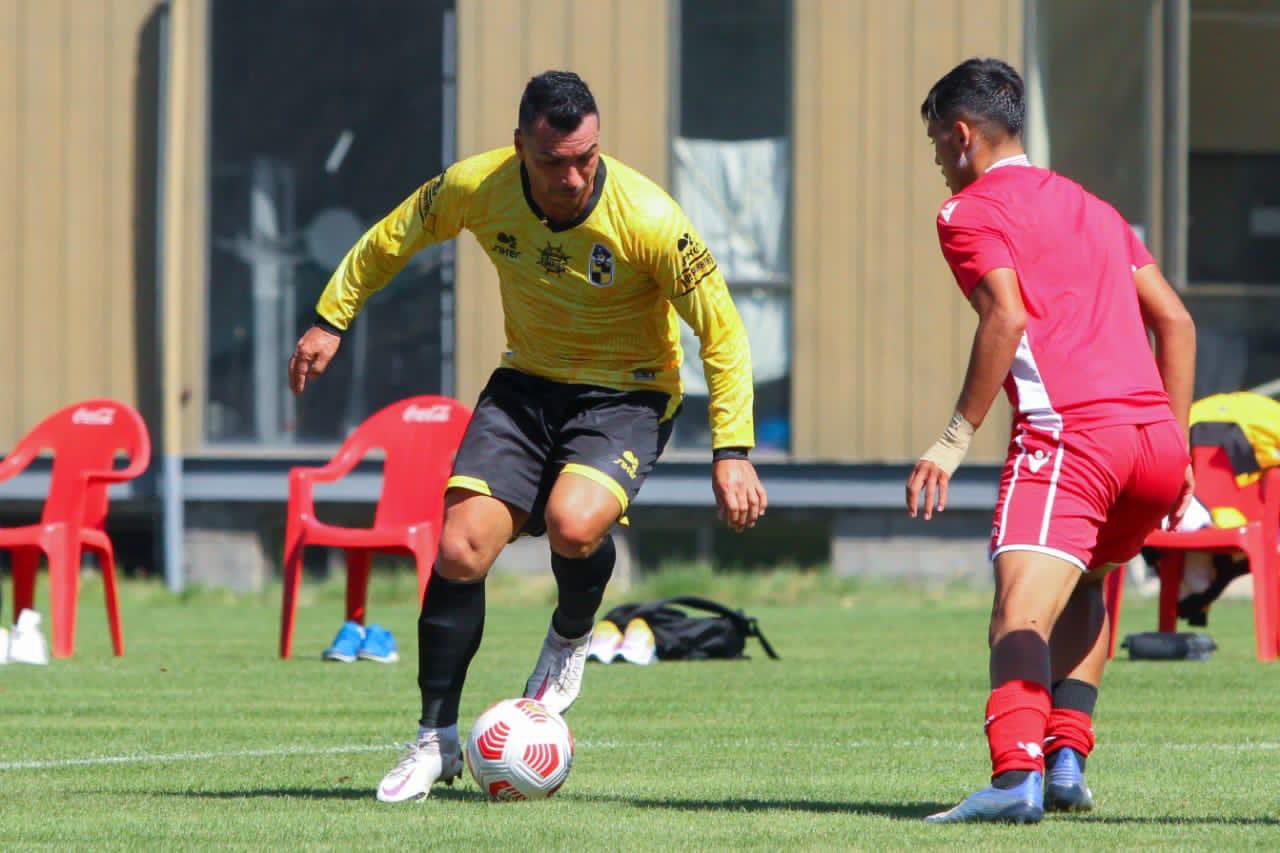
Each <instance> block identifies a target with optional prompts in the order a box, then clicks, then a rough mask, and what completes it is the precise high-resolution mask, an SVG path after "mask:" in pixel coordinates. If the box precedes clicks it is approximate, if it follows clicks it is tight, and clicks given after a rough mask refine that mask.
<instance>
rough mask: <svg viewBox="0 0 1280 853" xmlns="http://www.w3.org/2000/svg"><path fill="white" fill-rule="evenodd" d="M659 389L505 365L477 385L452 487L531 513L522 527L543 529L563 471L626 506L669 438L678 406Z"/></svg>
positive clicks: (531, 531)
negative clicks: (560, 377) (556, 378)
mask: <svg viewBox="0 0 1280 853" xmlns="http://www.w3.org/2000/svg"><path fill="white" fill-rule="evenodd" d="M671 403H672V401H671V397H670V396H669V395H667V394H664V393H662V392H661V391H618V390H615V389H613V388H603V387H600V386H598V385H571V384H568V383H565V382H553V381H551V380H550V379H543V378H541V377H538V376H532V375H530V374H528V373H521V372H520V371H518V370H512V369H511V368H507V367H502V368H499V369H498V370H495V371H494V372H493V375H492V376H490V377H489V383H488V384H487V385H485V387H484V390H483V391H481V392H480V400H479V402H477V403H476V408H475V412H474V413H472V415H471V423H470V424H468V425H467V432H466V434H465V435H464V436H463V437H462V446H461V447H459V448H458V455H457V457H456V458H455V459H454V463H453V476H452V477H450V478H449V485H448V488H451V489H453V488H460V489H468V490H470V491H473V492H478V493H480V494H482V495H489V496H491V497H495V498H497V499H498V500H500V501H502V502H503V503H505V504H508V505H509V506H513V507H515V508H516V509H520V510H524V511H525V512H527V513H529V520H528V521H527V522H526V523H525V525H524V528H523V529H522V530H521V531H518V532H522V533H527V534H529V535H530V536H541V535H542V534H543V533H545V532H546V530H547V527H546V523H545V522H544V521H543V512H544V511H545V509H546V506H547V496H548V495H550V493H551V487H552V486H553V485H555V481H556V478H557V477H559V476H560V473H561V472H562V471H568V472H572V473H575V474H580V475H582V476H584V477H587V478H588V479H591V480H594V481H595V482H597V483H599V484H600V485H602V486H604V487H605V488H606V489H608V490H609V492H610V493H612V494H613V496H614V497H616V498H617V499H618V503H619V504H620V505H621V507H622V513H624V514H625V513H626V511H627V506H628V505H630V503H631V501H632V500H633V499H634V498H635V496H636V494H637V493H639V491H640V486H641V484H642V483H644V479H645V477H646V476H648V474H649V472H650V471H652V470H653V465H654V463H655V462H657V461H658V457H659V456H660V455H661V454H662V449H663V448H664V447H665V446H666V444H667V439H669V438H670V437H671V428H672V426H673V425H674V423H675V415H676V414H678V409H675V410H672V406H671Z"/></svg>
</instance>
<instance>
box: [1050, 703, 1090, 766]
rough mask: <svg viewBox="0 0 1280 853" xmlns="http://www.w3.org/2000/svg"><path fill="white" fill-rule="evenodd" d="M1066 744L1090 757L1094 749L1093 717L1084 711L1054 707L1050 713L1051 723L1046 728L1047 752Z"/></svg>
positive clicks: (1082, 754)
mask: <svg viewBox="0 0 1280 853" xmlns="http://www.w3.org/2000/svg"><path fill="white" fill-rule="evenodd" d="M1064 746H1069V747H1071V748H1072V749H1074V750H1075V751H1076V752H1078V753H1080V755H1081V756H1084V757H1088V755H1089V753H1090V752H1092V751H1093V717H1091V716H1089V715H1088V714H1086V713H1085V712H1084V711H1076V710H1073V709H1070V708H1054V709H1053V710H1052V711H1051V712H1050V713H1049V725H1048V726H1047V727H1046V728H1045V739H1044V748H1045V752H1046V753H1048V752H1055V751H1057V750H1059V749H1062V748H1063V747H1064Z"/></svg>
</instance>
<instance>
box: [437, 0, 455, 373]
mask: <svg viewBox="0 0 1280 853" xmlns="http://www.w3.org/2000/svg"><path fill="white" fill-rule="evenodd" d="M457 22H458V16H457V13H456V12H455V11H454V10H453V9H449V10H447V11H446V12H445V13H444V27H443V30H444V32H443V34H442V36H441V40H442V41H443V44H442V45H441V48H442V49H441V51H440V53H441V66H442V67H441V69H440V71H441V81H440V82H441V99H440V100H441V108H440V160H441V161H442V162H441V166H442V168H444V167H447V166H449V165H450V164H451V163H453V158H454V139H455V135H456V129H455V125H456V123H457V109H458V107H457V103H458V81H457V44H458V24H457ZM456 245H457V241H456V240H449V241H447V242H445V243H444V244H442V245H441V246H440V393H441V394H442V395H444V396H445V397H452V396H453V395H454V393H455V392H454V386H455V384H456V381H455V380H456V378H457V376H456V365H455V364H454V352H453V350H454V347H455V346H456V344H455V340H456V337H455V335H454V325H453V324H454V323H455V322H456V319H455V317H454V304H453V286H454V259H455V257H456V255H455V249H454V246H456Z"/></svg>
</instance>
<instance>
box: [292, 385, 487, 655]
mask: <svg viewBox="0 0 1280 853" xmlns="http://www.w3.org/2000/svg"><path fill="white" fill-rule="evenodd" d="M470 419H471V410H470V409H468V408H467V407H466V406H464V405H462V404H461V403H459V402H457V401H456V400H451V399H449V398H448V397H434V396H421V397H411V398H409V399H407V400H401V401H400V402H398V403H393V404H391V405H390V406H387V407H386V408H384V409H382V410H380V411H378V412H376V413H374V414H373V415H370V416H369V418H368V419H367V420H366V421H365V422H364V423H362V424H360V426H359V427H357V428H356V431H355V432H353V433H352V434H351V436H350V437H349V438H348V439H347V440H346V442H344V443H343V445H342V447H340V448H338V452H337V454H336V455H335V456H334V457H333V459H332V460H331V461H330V462H329V464H328V465H325V466H324V467H321V468H294V469H293V470H291V471H290V472H289V508H288V513H289V517H288V520H287V522H286V526H285V541H284V608H283V612H282V613H281V618H280V657H282V658H287V657H289V655H290V654H291V653H292V651H293V623H294V616H295V613H296V611H297V604H298V601H297V596H298V582H299V581H300V580H301V578H302V549H303V548H305V547H307V546H309V545H325V546H329V547H334V548H344V549H346V556H347V602H346V610H347V613H346V618H347V619H348V620H349V621H353V622H359V623H361V624H363V623H364V617H365V601H366V594H367V590H368V584H369V564H370V562H371V559H372V556H373V553H374V552H375V551H377V552H384V553H387V552H389V553H405V552H408V553H409V554H412V555H413V557H414V560H415V561H416V563H417V568H418V602H419V604H421V602H422V597H423V595H424V594H425V593H426V589H427V580H428V579H429V578H430V577H431V566H432V564H433V563H434V562H435V559H436V548H437V547H438V545H439V542H440V525H441V523H442V521H443V519H444V492H445V483H446V481H447V480H448V479H449V474H450V472H451V471H452V469H453V457H454V455H455V454H456V453H457V450H458V445H459V444H461V443H462V434H463V432H464V431H465V430H466V428H467V422H468V421H469V420H470ZM375 449H381V450H382V451H383V453H384V454H385V459H384V462H383V471H382V494H381V496H380V497H379V498H378V509H377V512H376V513H375V515H374V521H373V527H371V528H350V527H335V526H333V525H330V524H325V523H324V522H322V521H319V520H318V519H317V518H316V515H315V502H314V500H313V497H312V491H313V488H314V486H315V484H316V483H332V482H336V481H338V480H341V479H342V478H343V477H345V476H346V475H347V474H348V473H349V472H350V471H351V469H353V468H355V466H356V465H357V464H358V463H359V462H360V460H361V459H363V458H364V457H365V456H366V455H367V454H368V453H369V451H371V450H375Z"/></svg>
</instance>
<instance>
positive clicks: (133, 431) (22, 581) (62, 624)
mask: <svg viewBox="0 0 1280 853" xmlns="http://www.w3.org/2000/svg"><path fill="white" fill-rule="evenodd" d="M45 450H52V451H53V473H52V476H51V477H50V481H49V495H48V497H47V498H46V499H45V504H44V512H43V514H42V515H41V517H40V523H39V524H31V525H27V526H26V527H10V528H5V529H0V548H5V549H8V550H9V551H11V552H13V612H14V616H15V618H16V616H17V614H18V613H20V612H21V611H22V610H23V609H24V608H28V607H32V606H33V604H34V601H35V589H36V568H37V567H38V566H39V564H40V555H41V554H42V553H43V554H44V555H45V558H46V559H47V560H48V562H49V599H50V605H51V607H52V616H53V620H52V621H53V625H52V629H53V655H54V657H60V658H66V657H71V655H72V654H73V653H74V651H75V639H76V597H77V595H78V593H79V588H80V555H81V553H82V552H83V551H85V550H88V551H91V552H93V553H95V554H97V555H98V556H99V558H100V561H101V563H102V578H103V587H104V591H105V593H106V599H107V620H108V622H109V623H110V626H111V648H112V649H113V650H114V651H115V653H116V655H117V656H118V655H123V654H124V634H123V632H122V630H121V627H120V611H119V607H118V606H117V603H116V567H115V554H114V552H113V551H112V548H111V540H110V539H108V538H107V534H106V533H105V532H104V531H103V527H104V524H105V522H106V519H107V501H108V495H107V487H108V486H109V485H110V484H111V483H123V482H124V481H126V480H132V479H133V478H134V477H136V476H138V475H139V474H141V473H142V472H143V471H145V470H146V469H147V465H148V464H149V463H150V462H151V437H150V435H148V433H147V425H146V424H145V423H144V422H143V420H142V416H141V415H139V414H138V413H137V412H136V411H134V410H133V409H132V408H130V407H129V406H126V405H125V404H124V403H119V402H116V401H115V400H85V401H84V402H82V403H76V404H74V405H71V406H67V407H66V408H65V409H61V410H59V411H57V412H55V413H54V414H52V415H50V416H49V417H47V418H45V419H44V420H43V421H41V422H40V424H39V425H38V426H36V428H35V429H33V430H31V432H29V433H27V435H26V436H25V437H23V439H22V441H20V442H18V446H17V447H15V448H14V449H13V450H12V452H10V453H9V455H8V456H6V457H5V458H4V461H3V462H0V482H3V481H4V480H8V479H9V478H11V477H14V476H16V475H17V474H18V473H19V472H21V471H22V470H24V469H25V468H26V467H27V466H28V465H30V464H31V460H32V459H34V458H35V457H36V456H37V455H39V454H40V453H41V452H42V451H45ZM118 451H124V453H125V454H126V455H127V456H128V459H129V462H128V465H127V467H125V468H122V469H115V468H114V464H115V458H116V453H117V452H118Z"/></svg>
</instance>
